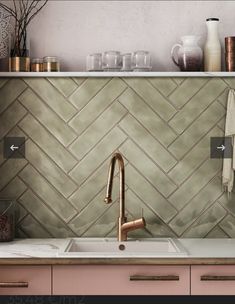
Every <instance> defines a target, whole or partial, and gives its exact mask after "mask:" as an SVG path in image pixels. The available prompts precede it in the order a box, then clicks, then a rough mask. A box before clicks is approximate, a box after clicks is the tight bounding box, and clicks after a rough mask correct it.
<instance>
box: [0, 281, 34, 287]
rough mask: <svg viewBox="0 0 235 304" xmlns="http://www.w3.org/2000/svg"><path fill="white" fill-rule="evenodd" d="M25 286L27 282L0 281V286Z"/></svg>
mask: <svg viewBox="0 0 235 304" xmlns="http://www.w3.org/2000/svg"><path fill="white" fill-rule="evenodd" d="M17 287H20V288H27V287H29V283H28V282H0V288H17Z"/></svg>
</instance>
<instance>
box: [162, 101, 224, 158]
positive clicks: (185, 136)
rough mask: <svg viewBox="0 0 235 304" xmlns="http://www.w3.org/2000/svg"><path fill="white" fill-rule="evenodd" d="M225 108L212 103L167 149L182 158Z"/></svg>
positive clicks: (217, 119)
mask: <svg viewBox="0 0 235 304" xmlns="http://www.w3.org/2000/svg"><path fill="white" fill-rule="evenodd" d="M224 113H225V109H224V108H223V107H222V106H221V105H220V104H219V103H218V102H214V103H212V104H211V105H210V106H209V107H208V108H207V110H206V111H204V112H203V113H202V115H201V116H199V118H198V119H197V120H195V121H194V122H193V124H192V125H190V126H189V128H187V130H185V132H184V133H182V134H181V135H179V137H178V138H177V139H176V140H175V141H174V142H173V143H172V144H171V145H170V146H169V148H168V149H169V151H170V152H171V153H172V154H174V155H175V156H176V157H177V158H178V159H180V158H182V156H183V155H185V154H186V153H187V152H188V151H189V150H190V149H191V148H192V147H193V146H194V145H195V144H196V143H197V142H198V141H199V140H200V139H201V138H202V137H203V136H205V135H206V133H207V132H208V131H209V130H210V129H211V128H212V127H213V126H214V125H215V124H216V123H217V122H218V121H219V120H220V119H221V118H222V117H223V116H224Z"/></svg>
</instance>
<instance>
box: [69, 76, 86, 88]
mask: <svg viewBox="0 0 235 304" xmlns="http://www.w3.org/2000/svg"><path fill="white" fill-rule="evenodd" d="M71 79H72V80H73V81H74V82H75V83H76V84H77V85H78V86H80V85H81V84H82V83H83V82H84V81H86V80H87V78H85V77H72V78H71Z"/></svg>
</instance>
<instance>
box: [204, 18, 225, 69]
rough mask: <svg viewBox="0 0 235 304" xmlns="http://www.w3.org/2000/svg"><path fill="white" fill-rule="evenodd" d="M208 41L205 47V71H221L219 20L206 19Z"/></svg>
mask: <svg viewBox="0 0 235 304" xmlns="http://www.w3.org/2000/svg"><path fill="white" fill-rule="evenodd" d="M206 25H207V40H206V44H205V46H204V70H205V71H208V72H219V71H221V44H220V40H219V33H218V25H219V19H218V18H209V19H206Z"/></svg>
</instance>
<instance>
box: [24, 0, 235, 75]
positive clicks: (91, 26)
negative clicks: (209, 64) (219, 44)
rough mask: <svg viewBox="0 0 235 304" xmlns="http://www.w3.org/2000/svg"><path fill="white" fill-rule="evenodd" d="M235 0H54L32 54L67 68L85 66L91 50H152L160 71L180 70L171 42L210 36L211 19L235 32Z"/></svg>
mask: <svg viewBox="0 0 235 304" xmlns="http://www.w3.org/2000/svg"><path fill="white" fill-rule="evenodd" d="M234 10H235V1H61V0H60V1H55V0H53V1H51V0H50V1H49V3H48V4H47V7H46V8H45V9H44V10H43V11H42V12H41V13H40V15H38V16H37V17H36V18H35V20H34V21H33V23H32V24H31V26H30V34H31V55H32V56H45V55H57V56H60V57H61V58H62V60H63V68H64V70H74V71H75V70H84V69H85V58H86V55H87V54H88V53H92V52H97V51H101V52H102V51H104V50H111V49H113V50H120V51H122V52H129V51H132V50H137V49H145V50H149V51H151V53H152V57H153V67H154V70H161V71H164V70H171V71H172V70H177V68H176V67H175V66H174V65H173V64H172V62H171V59H170V49H171V46H172V45H173V44H174V43H175V42H177V41H178V40H179V37H180V36H182V35H185V34H200V35H202V36H203V39H202V41H203V40H204V38H205V33H206V27H205V19H206V18H207V17H211V16H213V17H215V16H216V17H219V18H221V25H220V33H221V37H223V36H226V35H235V19H234V16H233V14H232V12H233V11H234Z"/></svg>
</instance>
